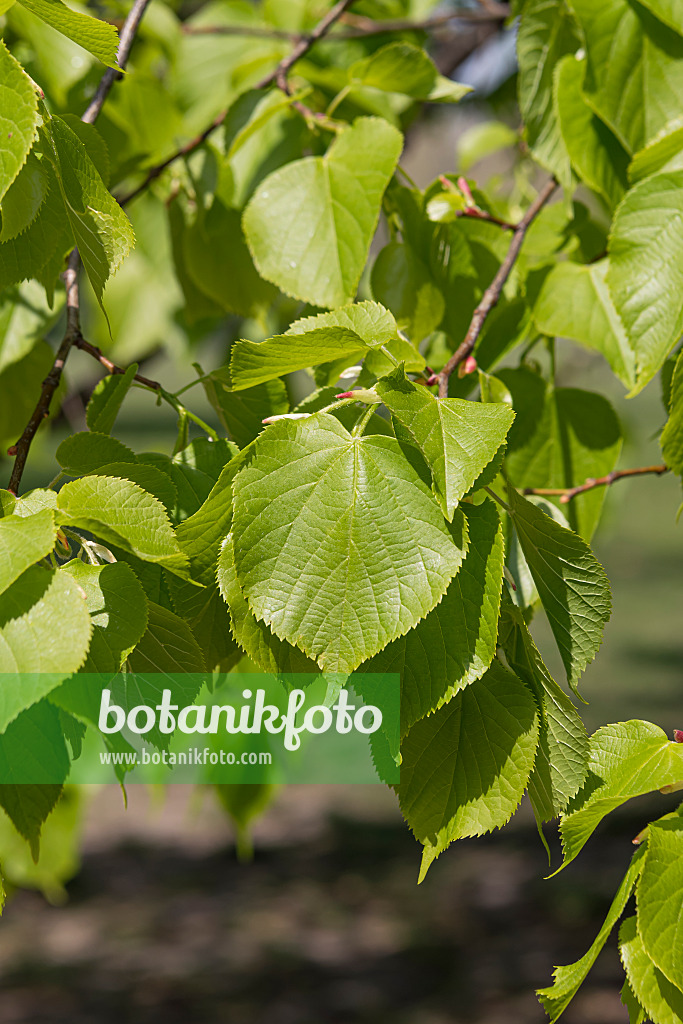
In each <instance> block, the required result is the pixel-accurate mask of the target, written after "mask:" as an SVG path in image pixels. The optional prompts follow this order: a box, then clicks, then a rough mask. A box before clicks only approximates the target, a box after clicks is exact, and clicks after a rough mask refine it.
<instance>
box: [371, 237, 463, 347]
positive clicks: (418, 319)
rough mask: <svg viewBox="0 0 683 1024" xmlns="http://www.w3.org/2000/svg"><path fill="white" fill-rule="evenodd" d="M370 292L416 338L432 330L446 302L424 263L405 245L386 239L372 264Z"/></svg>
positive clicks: (440, 318)
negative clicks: (387, 241)
mask: <svg viewBox="0 0 683 1024" xmlns="http://www.w3.org/2000/svg"><path fill="white" fill-rule="evenodd" d="M371 285H372V294H373V295H374V296H375V298H376V299H379V301H380V302H383V303H384V304H385V306H388V307H389V309H391V311H392V313H393V314H394V316H395V317H396V319H397V320H398V321H399V323H400V324H401V325H402V326H403V327H404V328H405V329H406V331H407V332H408V335H409V336H410V337H411V338H413V339H414V340H415V341H416V342H420V341H422V340H423V339H424V338H426V337H427V335H428V334H431V333H432V331H435V330H436V329H437V327H438V326H439V324H440V323H441V321H442V320H443V316H444V312H445V309H446V304H445V302H444V297H443V295H442V293H441V291H440V290H439V288H438V287H437V286H436V284H435V283H434V280H433V279H432V276H431V274H430V272H429V270H428V269H427V267H426V265H425V264H424V262H423V261H422V260H420V258H419V257H418V256H417V255H416V254H415V252H414V251H413V249H412V248H411V247H410V246H408V245H399V244H398V243H397V242H390V243H389V245H385V246H384V248H383V249H382V250H381V251H380V253H379V254H378V256H377V259H376V260H375V262H374V264H373V267H372V274H371Z"/></svg>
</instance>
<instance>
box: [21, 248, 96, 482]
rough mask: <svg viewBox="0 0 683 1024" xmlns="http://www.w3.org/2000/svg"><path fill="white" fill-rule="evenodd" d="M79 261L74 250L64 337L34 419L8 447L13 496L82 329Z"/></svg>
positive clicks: (67, 272)
mask: <svg viewBox="0 0 683 1024" xmlns="http://www.w3.org/2000/svg"><path fill="white" fill-rule="evenodd" d="M78 263H79V257H78V250H77V249H74V251H73V252H72V253H71V257H70V259H69V266H68V267H67V269H66V270H65V271H64V275H63V276H64V285H65V287H66V331H65V332H64V338H63V339H62V343H61V345H60V346H59V350H58V351H57V355H56V356H55V361H54V363H53V364H52V368H51V370H50V372H49V373H48V375H47V377H46V378H45V380H44V381H43V383H42V385H41V392H40V398H39V399H38V404H37V405H36V407H35V409H34V410H33V412H32V414H31V418H30V420H29V421H28V423H27V424H26V427H25V428H24V433H23V434H22V435H21V437H20V438H19V440H18V441H17V443H16V444H14V445H12V447H11V448H8V449H7V454H8V455H15V456H16V458H15V460H14V466H13V467H12V475H11V477H10V481H9V484H8V485H7V490H8V491H11V492H12V494H14V495H16V494H18V493H19V484H20V483H21V478H22V475H23V473H24V467H25V465H26V459H27V458H28V453H29V451H30V448H31V442H32V441H33V438H34V437H35V436H36V433H37V430H38V427H39V426H40V424H41V423H42V422H43V420H44V419H45V418H46V417H47V416H48V414H49V412H50V402H51V401H52V396H53V395H54V393H55V391H56V390H57V388H58V387H59V382H60V380H61V378H62V370H63V369H64V363H65V362H66V360H67V356H68V355H69V350H70V349H71V346H72V345H73V343H74V342H75V340H76V338H77V337H78V335H79V334H80V331H81V328H80V324H79V316H78Z"/></svg>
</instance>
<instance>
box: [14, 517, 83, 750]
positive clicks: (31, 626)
mask: <svg viewBox="0 0 683 1024" xmlns="http://www.w3.org/2000/svg"><path fill="white" fill-rule="evenodd" d="M22 523H24V524H25V523H26V520H22ZM91 633H92V626H91V623H90V615H89V614H88V609H87V607H86V603H85V596H84V594H83V591H82V590H81V588H80V587H79V586H78V584H77V583H76V582H75V581H74V580H73V579H71V577H70V576H69V574H68V573H65V572H63V571H61V570H50V569H44V568H42V566H37V565H34V566H32V567H31V568H30V569H27V570H26V572H25V573H23V575H21V576H20V577H19V579H18V580H16V582H15V583H13V584H12V586H11V587H9V588H8V589H7V590H5V591H4V593H3V594H2V595H0V665H2V671H3V673H9V674H10V675H9V676H8V677H6V679H5V681H4V685H3V686H2V688H1V690H0V732H2V731H4V729H5V728H6V727H7V725H8V724H9V723H10V722H11V721H12V720H13V719H14V718H16V716H17V715H18V714H19V712H20V711H22V710H23V709H24V708H27V707H29V706H30V705H31V704H35V703H36V701H39V700H40V699H41V697H44V696H45V694H47V693H49V692H50V690H52V689H54V687H55V686H58V685H59V683H60V682H61V681H62V680H63V679H64V678H65V677H66V676H69V675H71V673H72V672H76V671H77V670H78V669H79V668H80V667H81V665H82V664H83V662H84V661H85V656H86V653H87V651H88V646H89V644H90V636H91ZM12 673H20V675H18V676H13V675H12ZM10 681H11V682H10Z"/></svg>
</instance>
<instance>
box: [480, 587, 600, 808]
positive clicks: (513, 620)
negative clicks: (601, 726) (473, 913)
mask: <svg viewBox="0 0 683 1024" xmlns="http://www.w3.org/2000/svg"><path fill="white" fill-rule="evenodd" d="M500 643H501V644H502V646H503V650H504V651H505V657H506V659H507V662H508V664H509V666H510V668H511V669H512V670H513V672H515V674H516V675H518V676H519V678H520V679H522V680H523V681H524V682H525V683H526V684H527V685H528V686H529V687H530V689H531V691H532V693H533V694H534V696H535V697H536V703H537V704H538V707H539V709H540V711H541V734H540V740H539V744H538V750H537V752H536V762H535V764H534V770H533V772H532V774H531V778H530V779H529V797H530V799H531V802H532V804H533V807H534V811H535V813H536V817H537V818H538V819H539V820H541V821H550V820H551V819H552V818H555V817H557V816H558V815H559V814H560V813H561V812H562V811H564V810H565V808H566V807H567V804H568V803H569V801H570V800H571V798H572V797H574V796H576V794H577V793H578V791H579V789H580V788H581V786H582V784H583V782H584V780H585V778H586V775H587V773H588V753H589V743H588V735H587V733H586V727H585V726H584V724H583V722H582V721H581V716H580V715H579V713H578V711H577V710H576V708H575V707H574V704H573V703H572V701H571V700H570V698H569V697H568V696H567V694H566V693H565V692H564V690H562V689H561V687H560V686H558V684H557V683H556V682H555V680H554V679H553V677H552V676H551V675H550V673H549V672H548V669H547V668H546V666H545V664H544V662H543V658H542V657H541V655H540V652H539V650H538V648H537V647H536V644H535V643H534V641H533V639H532V636H531V633H530V632H529V629H528V626H527V624H526V622H525V621H524V617H523V615H522V613H521V611H520V609H519V608H516V607H514V605H512V603H511V602H510V601H509V600H508V601H505V602H504V611H503V614H502V615H501V628H500Z"/></svg>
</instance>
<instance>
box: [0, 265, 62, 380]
mask: <svg viewBox="0 0 683 1024" xmlns="http://www.w3.org/2000/svg"><path fill="white" fill-rule="evenodd" d="M59 305H60V307H61V303H60V304H59ZM59 311H60V310H59V308H58V309H55V310H51V309H50V308H49V306H48V305H47V302H46V301H45V295H44V292H43V289H42V288H41V287H40V285H38V284H37V283H35V282H30V283H26V284H24V285H21V286H20V287H19V288H11V289H10V290H9V291H6V292H5V294H4V296H3V298H2V299H0V372H3V371H4V370H6V369H7V368H8V367H10V366H13V365H14V364H15V363H18V362H20V361H21V360H22V359H23V358H24V357H25V356H27V355H28V354H29V353H30V352H31V351H32V350H33V348H34V347H35V345H36V340H37V339H38V338H40V337H43V336H45V335H46V334H47V333H48V331H49V330H50V328H51V327H52V325H53V323H54V321H55V319H56V317H57V315H58V314H59Z"/></svg>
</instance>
